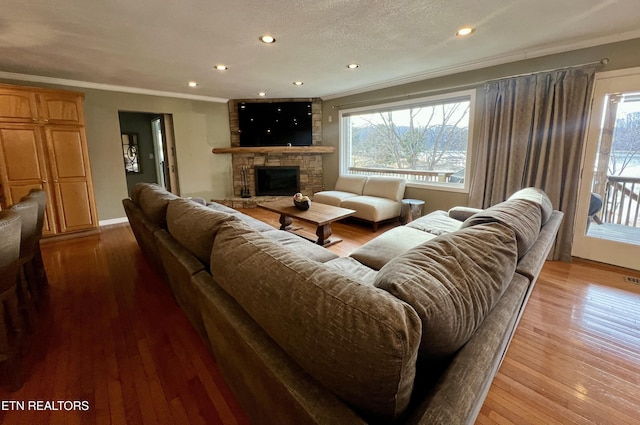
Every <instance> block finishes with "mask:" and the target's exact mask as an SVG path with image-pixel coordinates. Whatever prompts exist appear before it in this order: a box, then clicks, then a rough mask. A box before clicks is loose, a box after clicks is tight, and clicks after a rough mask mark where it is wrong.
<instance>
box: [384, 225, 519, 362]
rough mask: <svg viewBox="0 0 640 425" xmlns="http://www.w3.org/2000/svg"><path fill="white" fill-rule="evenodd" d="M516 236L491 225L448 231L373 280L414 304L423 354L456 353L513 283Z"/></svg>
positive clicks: (504, 229) (439, 355)
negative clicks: (419, 322)
mask: <svg viewBox="0 0 640 425" xmlns="http://www.w3.org/2000/svg"><path fill="white" fill-rule="evenodd" d="M515 268H516V240H515V235H514V234H513V231H512V230H511V229H509V228H508V227H506V226H504V225H502V224H499V223H491V224H484V225H478V226H474V227H471V228H468V229H463V230H460V231H457V232H453V233H448V234H445V235H442V236H439V237H437V238H435V239H432V240H430V241H428V242H426V243H424V244H422V245H419V246H417V247H415V248H413V249H411V250H410V251H408V252H406V253H404V254H402V255H401V256H399V257H397V258H395V259H394V260H391V261H390V262H389V263H387V264H386V265H385V266H384V267H383V268H382V269H380V271H379V272H378V275H377V276H376V279H375V282H374V284H375V285H376V286H377V287H379V288H382V289H384V290H386V291H389V293H391V294H392V295H394V296H396V297H398V298H399V299H401V300H403V301H405V302H406V303H408V304H410V305H411V306H412V307H413V308H414V309H415V310H416V312H417V313H418V315H419V316H420V319H421V321H422V342H421V344H420V355H421V356H424V358H439V357H444V356H448V355H451V354H453V353H454V352H455V351H456V350H458V349H459V348H460V347H461V346H462V345H464V343H465V342H467V340H468V339H469V338H470V337H471V336H472V335H473V333H474V331H475V330H476V328H477V327H478V326H479V325H480V324H481V323H482V321H483V320H484V318H485V316H486V315H487V314H488V313H489V312H490V311H491V309H492V308H493V306H494V305H495V304H496V302H497V301H498V300H499V299H500V297H501V295H502V293H503V292H504V291H505V289H506V288H507V286H508V285H509V283H510V282H511V279H512V276H513V273H514V271H515Z"/></svg>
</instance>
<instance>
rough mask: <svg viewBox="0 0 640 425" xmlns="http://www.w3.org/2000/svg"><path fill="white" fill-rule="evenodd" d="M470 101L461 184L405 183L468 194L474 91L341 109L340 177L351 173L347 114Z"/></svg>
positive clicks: (339, 116)
mask: <svg viewBox="0 0 640 425" xmlns="http://www.w3.org/2000/svg"><path fill="white" fill-rule="evenodd" d="M462 99H465V100H466V99H468V100H469V127H468V133H467V153H466V160H465V175H464V183H462V184H461V183H449V182H419V181H413V180H407V187H412V188H421V189H433V190H442V191H448V192H460V193H469V187H470V181H469V180H470V178H471V170H470V168H471V164H472V163H473V158H472V153H473V129H474V126H475V109H476V104H475V103H476V90H475V89H469V90H462V91H457V92H451V93H443V94H438V95H432V96H422V97H414V98H411V99H406V100H401V101H395V102H384V103H375V104H371V105H367V106H362V107H357V108H348V109H341V110H340V111H339V112H338V123H339V127H340V129H339V136H338V137H339V170H340V175H348V174H351V173H350V172H349V162H350V159H351V143H347V139H348V132H349V130H350V129H349V126H348V125H347V122H348V120H347V119H345V118H347V117H348V116H350V115H358V114H363V113H372V112H383V111H388V110H390V109H391V110H398V109H408V108H409V107H411V106H416V107H419V106H423V107H424V106H428V105H433V104H441V103H447V102H450V101H455V100H462ZM403 106H404V107H406V108H401V107H403Z"/></svg>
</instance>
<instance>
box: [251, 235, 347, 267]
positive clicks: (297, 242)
mask: <svg viewBox="0 0 640 425" xmlns="http://www.w3.org/2000/svg"><path fill="white" fill-rule="evenodd" d="M262 234H263V235H265V236H266V237H268V238H270V239H273V240H274V241H276V242H278V244H279V245H280V246H283V247H285V248H287V249H288V250H289V251H293V252H296V253H297V254H299V255H302V256H303V257H305V258H308V259H309V260H313V261H318V262H320V263H324V262H326V261H330V260H333V259H335V258H338V255H337V254H336V253H334V252H332V251H329V250H328V249H326V248H324V247H322V246H320V245H318V244H315V243H313V242H309V241H308V240H306V239H303V238H301V237H300V236H296V235H294V234H292V233H289V232H287V231H285V230H278V229H274V228H273V227H272V228H271V230H269V231H266V232H262Z"/></svg>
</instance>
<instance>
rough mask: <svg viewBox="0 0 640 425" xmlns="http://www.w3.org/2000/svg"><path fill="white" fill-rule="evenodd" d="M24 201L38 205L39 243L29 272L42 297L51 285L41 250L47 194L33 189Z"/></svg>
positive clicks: (37, 234) (37, 225)
mask: <svg viewBox="0 0 640 425" xmlns="http://www.w3.org/2000/svg"><path fill="white" fill-rule="evenodd" d="M22 200H34V201H36V202H37V203H38V220H37V224H36V239H37V241H36V242H35V248H34V249H35V252H34V255H33V260H32V261H31V264H30V267H29V271H30V272H31V274H32V276H30V277H31V279H32V280H34V281H35V282H36V284H37V286H38V288H37V291H38V292H39V295H40V293H42V292H43V291H45V290H46V288H47V286H48V285H49V281H48V279H47V272H46V270H45V268H44V261H43V260H42V251H41V249H40V240H41V239H42V229H43V227H44V218H45V213H46V209H47V192H45V191H44V190H42V189H31V191H30V192H29V194H28V195H27V196H25V197H23V198H22V199H21V201H22Z"/></svg>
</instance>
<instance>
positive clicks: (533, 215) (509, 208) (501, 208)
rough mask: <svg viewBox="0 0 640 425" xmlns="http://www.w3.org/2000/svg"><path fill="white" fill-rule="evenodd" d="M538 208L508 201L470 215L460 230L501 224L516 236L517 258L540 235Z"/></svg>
mask: <svg viewBox="0 0 640 425" xmlns="http://www.w3.org/2000/svg"><path fill="white" fill-rule="evenodd" d="M540 214H541V212H540V207H539V205H538V204H536V203H534V202H532V201H529V200H526V199H509V200H506V201H504V202H500V203H499V204H496V205H494V206H492V207H489V208H487V209H486V210H483V211H482V212H479V213H477V214H474V215H472V216H471V217H469V218H468V219H466V220H465V221H464V223H462V228H466V227H471V226H475V225H478V224H483V223H502V224H504V225H506V226H507V227H509V228H510V229H511V230H513V231H514V233H515V234H516V239H517V241H518V258H521V257H522V256H523V255H524V254H526V253H527V251H529V249H530V248H531V247H532V246H533V244H534V243H535V242H536V240H537V239H538V234H539V233H540Z"/></svg>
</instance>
